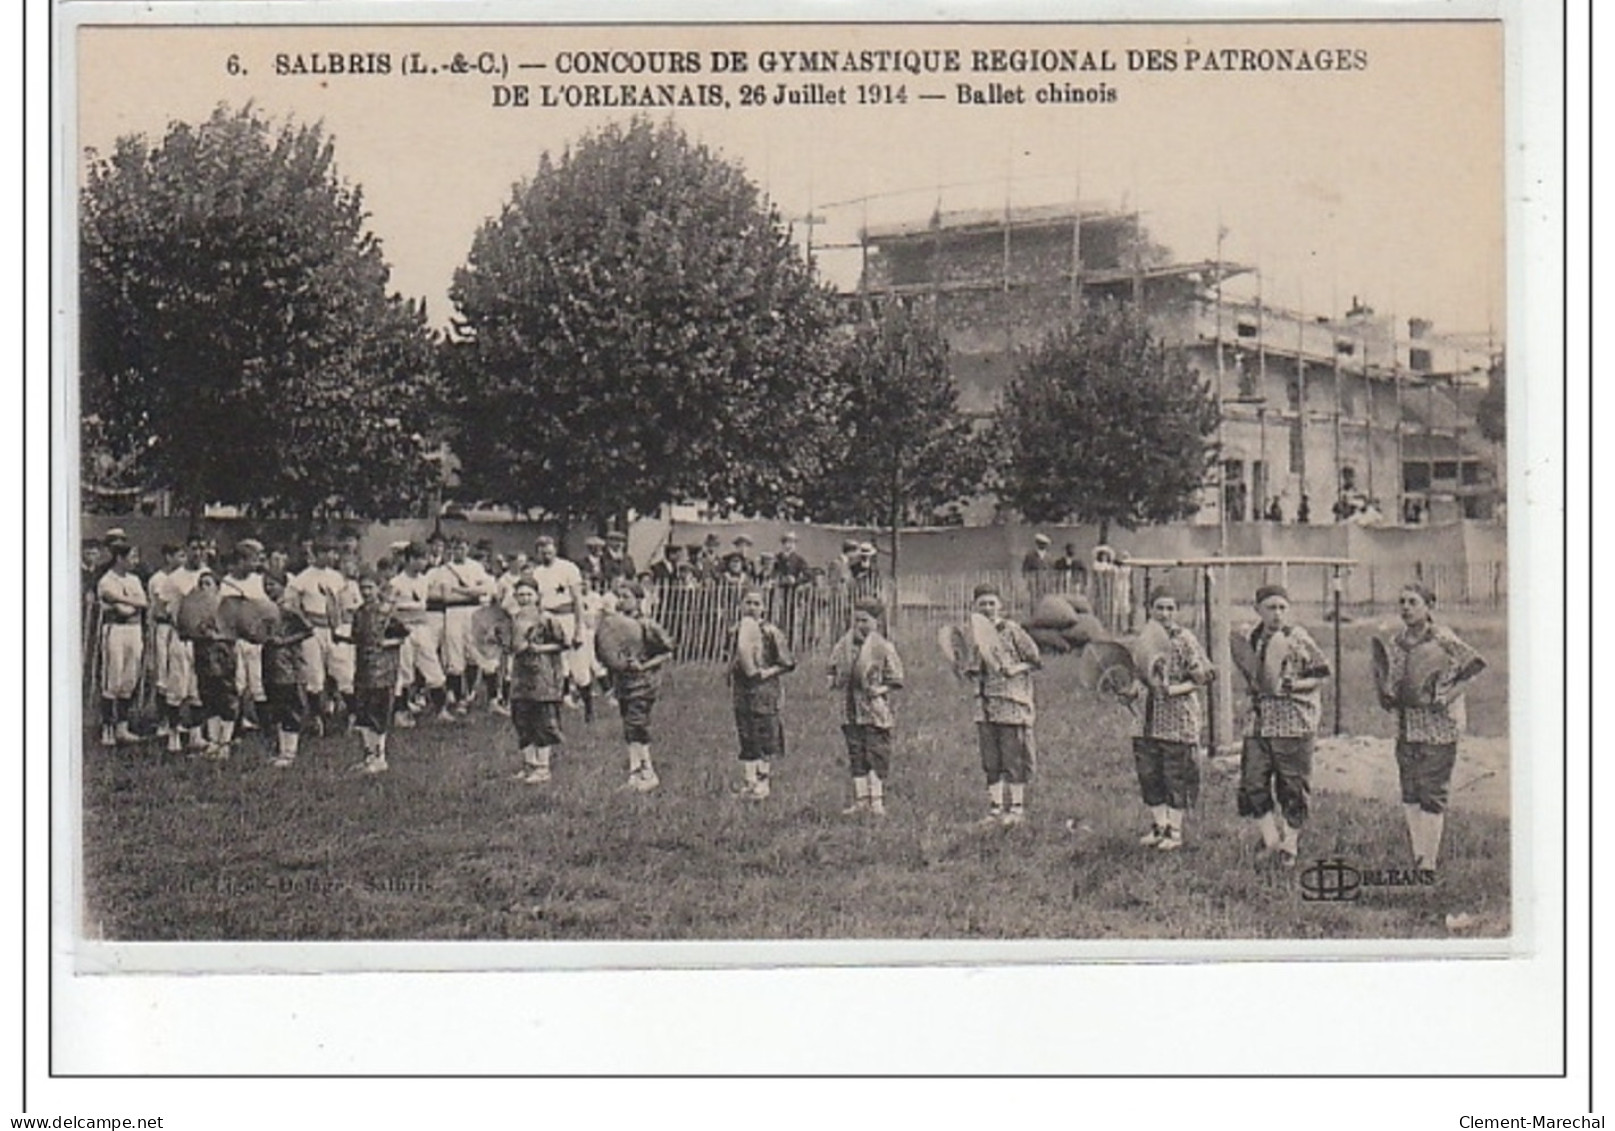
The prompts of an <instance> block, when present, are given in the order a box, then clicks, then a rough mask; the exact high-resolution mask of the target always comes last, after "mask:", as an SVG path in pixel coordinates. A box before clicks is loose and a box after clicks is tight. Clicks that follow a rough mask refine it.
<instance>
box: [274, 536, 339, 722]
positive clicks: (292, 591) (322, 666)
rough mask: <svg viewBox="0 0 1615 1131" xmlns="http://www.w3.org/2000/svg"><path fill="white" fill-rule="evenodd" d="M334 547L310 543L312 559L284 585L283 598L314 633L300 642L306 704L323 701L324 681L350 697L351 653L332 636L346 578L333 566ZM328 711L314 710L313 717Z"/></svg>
mask: <svg viewBox="0 0 1615 1131" xmlns="http://www.w3.org/2000/svg"><path fill="white" fill-rule="evenodd" d="M336 563H337V549H336V546H335V544H333V543H332V542H329V541H324V540H322V541H319V542H316V543H315V545H314V562H313V564H311V565H310V566H308V568H307V569H304V570H303V571H302V572H301V573H299V574H297V575H296V576H295V577H293V578H292V579H291V581H289V582H288V583H287V585H286V596H287V599H289V600H290V601H292V602H293V604H294V606H295V607H296V609H297V610H298V612H300V613H302V614H303V616H304V618H305V619H306V620H307V621H308V623H309V624H310V626H312V627H313V629H314V635H313V636H310V637H309V638H308V639H307V640H305V641H303V662H304V664H305V665H306V667H307V671H308V683H307V684H306V685H305V687H306V690H307V691H308V694H309V702H310V706H314V707H316V708H318V707H319V706H320V705H325V704H326V699H325V694H326V687H325V685H326V681H327V680H328V679H329V680H330V681H331V682H332V683H334V684H335V686H336V691H337V694H338V695H340V696H342V698H343V699H344V700H350V699H352V697H353V674H354V672H353V656H352V652H351V649H343V648H340V647H339V646H338V642H337V640H336V639H335V637H334V636H333V635H332V629H334V628H335V627H336V626H337V625H338V624H339V623H341V620H342V616H343V612H344V609H343V601H342V593H343V591H344V590H346V589H347V588H348V579H347V578H346V577H344V576H343V575H342V571H341V570H340V569H338V568H337V565H336ZM326 713H329V712H328V711H323V710H320V709H316V712H315V714H316V718H318V717H319V716H320V715H321V714H326Z"/></svg>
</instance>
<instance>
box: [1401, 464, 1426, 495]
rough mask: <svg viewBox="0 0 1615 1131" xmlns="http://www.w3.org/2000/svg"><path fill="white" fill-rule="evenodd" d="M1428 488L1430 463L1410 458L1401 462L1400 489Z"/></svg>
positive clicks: (1416, 489)
mask: <svg viewBox="0 0 1615 1131" xmlns="http://www.w3.org/2000/svg"><path fill="white" fill-rule="evenodd" d="M1429 489H1430V465H1429V464H1428V463H1424V462H1415V461H1412V460H1409V461H1407V462H1406V463H1404V464H1402V490H1404V491H1428V490H1429Z"/></svg>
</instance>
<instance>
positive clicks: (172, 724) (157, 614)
mask: <svg viewBox="0 0 1615 1131" xmlns="http://www.w3.org/2000/svg"><path fill="white" fill-rule="evenodd" d="M162 555H163V564H162V565H161V566H160V567H158V569H157V570H156V572H154V573H153V574H152V575H151V579H150V580H149V581H147V582H146V603H147V605H148V606H149V608H150V609H151V620H152V634H151V646H152V650H153V652H154V653H155V659H156V679H155V680H154V683H155V685H156V689H157V712H158V719H157V737H158V738H166V739H168V740H169V745H170V746H173V745H174V743H175V732H176V729H177V728H178V727H179V705H180V704H181V703H182V702H184V699H185V690H184V687H183V686H182V687H181V688H180V693H179V696H178V698H174V697H172V696H170V694H169V690H168V681H169V680H168V677H169V662H170V661H169V652H170V651H171V650H172V649H173V648H174V646H175V645H176V644H179V643H180V639H179V633H178V632H176V631H175V630H174V606H175V605H177V604H178V603H179V599H180V597H181V596H183V594H181V593H180V592H179V591H178V589H177V587H176V585H175V583H174V580H173V577H174V574H175V573H177V572H178V571H179V570H180V568H181V567H182V565H183V564H184V561H185V550H184V548H183V547H181V546H180V545H179V544H177V543H174V542H167V543H164V544H163V548H162Z"/></svg>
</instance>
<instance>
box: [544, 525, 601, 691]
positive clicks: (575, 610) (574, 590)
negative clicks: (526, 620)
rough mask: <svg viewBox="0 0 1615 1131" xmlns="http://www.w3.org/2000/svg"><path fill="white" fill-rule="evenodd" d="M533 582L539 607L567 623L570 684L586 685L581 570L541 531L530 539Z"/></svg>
mask: <svg viewBox="0 0 1615 1131" xmlns="http://www.w3.org/2000/svg"><path fill="white" fill-rule="evenodd" d="M531 572H532V576H533V582H534V584H536V585H537V586H538V607H539V608H541V609H543V610H544V611H545V612H547V613H550V614H552V615H554V616H557V617H559V618H561V620H562V622H563V623H565V624H566V626H567V640H568V641H569V642H570V644H571V647H570V648H569V650H568V651H567V653H566V671H567V674H568V675H569V676H570V677H571V679H572V682H573V684H575V685H576V686H578V687H584V686H587V685H588V683H589V681H590V679H591V678H592V677H593V672H592V667H591V663H590V657H588V656H586V655H584V654H583V649H582V648H581V646H580V643H581V641H582V639H583V573H582V572H581V571H580V570H579V569H578V567H577V566H576V564H574V563H572V562H569V561H567V560H566V559H565V558H563V557H561V556H560V555H559V553H558V551H557V548H556V545H555V539H554V538H553V537H552V536H550V535H548V534H540V535H539V536H538V539H537V540H536V541H535V542H534V543H533V568H532V571H531Z"/></svg>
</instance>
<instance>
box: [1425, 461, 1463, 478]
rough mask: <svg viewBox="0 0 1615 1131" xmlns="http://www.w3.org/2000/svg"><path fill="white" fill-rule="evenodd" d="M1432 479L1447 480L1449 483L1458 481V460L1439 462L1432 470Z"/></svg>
mask: <svg viewBox="0 0 1615 1131" xmlns="http://www.w3.org/2000/svg"><path fill="white" fill-rule="evenodd" d="M1430 477H1431V478H1432V479H1443V480H1446V481H1447V482H1449V483H1450V482H1454V481H1456V480H1457V478H1458V461H1457V460H1440V461H1438V462H1437V463H1436V464H1435V466H1434V467H1432V468H1431V470H1430Z"/></svg>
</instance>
